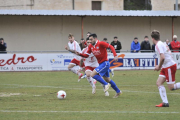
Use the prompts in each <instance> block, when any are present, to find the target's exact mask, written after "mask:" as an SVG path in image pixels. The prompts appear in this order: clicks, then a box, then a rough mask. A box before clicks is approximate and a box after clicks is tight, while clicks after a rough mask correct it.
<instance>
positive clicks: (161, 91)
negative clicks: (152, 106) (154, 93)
mask: <svg viewBox="0 0 180 120" xmlns="http://www.w3.org/2000/svg"><path fill="white" fill-rule="evenodd" d="M158 89H159V94H160V96H161V99H162V101H163V103H168V99H167V95H166V88H165V87H164V86H163V85H161V86H159V87H158Z"/></svg>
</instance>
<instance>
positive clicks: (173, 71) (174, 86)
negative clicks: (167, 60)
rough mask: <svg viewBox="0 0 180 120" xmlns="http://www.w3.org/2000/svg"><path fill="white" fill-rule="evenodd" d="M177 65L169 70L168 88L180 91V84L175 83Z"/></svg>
mask: <svg viewBox="0 0 180 120" xmlns="http://www.w3.org/2000/svg"><path fill="white" fill-rule="evenodd" d="M176 69H177V67H176V65H173V66H171V67H170V68H168V75H167V76H168V81H167V84H168V88H169V89H170V90H177V89H180V82H178V83H175V75H176Z"/></svg>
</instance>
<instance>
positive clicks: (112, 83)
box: [109, 80, 120, 93]
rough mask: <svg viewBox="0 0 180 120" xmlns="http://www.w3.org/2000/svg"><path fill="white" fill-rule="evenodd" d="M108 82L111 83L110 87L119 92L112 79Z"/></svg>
mask: <svg viewBox="0 0 180 120" xmlns="http://www.w3.org/2000/svg"><path fill="white" fill-rule="evenodd" d="M109 83H110V84H111V87H112V88H113V89H114V90H115V91H116V93H119V92H120V90H119V88H118V87H117V86H116V83H115V82H114V81H113V80H111V81H110V82H109Z"/></svg>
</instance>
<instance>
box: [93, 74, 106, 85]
mask: <svg viewBox="0 0 180 120" xmlns="http://www.w3.org/2000/svg"><path fill="white" fill-rule="evenodd" d="M93 78H94V79H95V80H97V81H98V82H100V83H102V84H103V85H107V84H108V83H107V82H106V81H105V80H104V79H102V77H101V76H99V75H95V76H94V77H93Z"/></svg>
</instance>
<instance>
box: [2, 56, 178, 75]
mask: <svg viewBox="0 0 180 120" xmlns="http://www.w3.org/2000/svg"><path fill="white" fill-rule="evenodd" d="M172 54H173V58H174V60H175V62H176V63H177V66H178V69H180V53H172ZM113 58H114V57H113V54H111V53H110V54H108V59H109V62H110V65H111V68H114V69H116V70H127V69H129V70H131V69H132V70H134V69H154V67H155V65H157V64H158V58H157V55H156V54H155V53H119V54H118V58H119V59H118V61H117V62H115V61H114V60H113ZM72 59H73V54H71V53H63V54H60V53H59V54H57V53H55V54H46V53H45V54H1V55H0V71H55V70H68V68H67V67H68V65H69V63H70V62H71V60H72Z"/></svg>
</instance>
